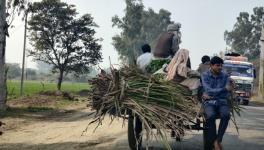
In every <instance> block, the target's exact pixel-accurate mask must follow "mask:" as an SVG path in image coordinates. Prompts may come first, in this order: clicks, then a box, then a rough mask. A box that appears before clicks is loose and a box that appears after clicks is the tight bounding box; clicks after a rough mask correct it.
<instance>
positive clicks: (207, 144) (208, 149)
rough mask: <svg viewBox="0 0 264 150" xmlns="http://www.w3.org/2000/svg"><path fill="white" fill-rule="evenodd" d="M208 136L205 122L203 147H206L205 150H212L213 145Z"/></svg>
mask: <svg viewBox="0 0 264 150" xmlns="http://www.w3.org/2000/svg"><path fill="white" fill-rule="evenodd" d="M207 135H208V130H207V129H206V126H205V121H204V122H203V145H204V150H212V149H213V148H212V144H211V143H210V142H209V141H208V138H207Z"/></svg>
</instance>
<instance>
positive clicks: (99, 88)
mask: <svg viewBox="0 0 264 150" xmlns="http://www.w3.org/2000/svg"><path fill="white" fill-rule="evenodd" d="M90 83H91V84H92V86H93V90H94V91H93V97H92V106H93V108H94V109H95V110H96V115H95V119H94V121H93V122H91V123H95V122H97V123H98V124H101V123H102V120H103V119H104V117H105V116H106V115H107V114H110V115H111V116H112V117H113V118H114V117H124V118H125V117H126V116H127V115H128V111H127V110H130V111H131V112H132V113H133V114H135V115H136V116H138V117H139V119H140V120H141V122H142V124H143V128H144V129H145V131H146V134H147V135H153V134H152V133H153V132H152V130H151V128H152V126H155V128H156V129H157V135H158V137H159V138H161V139H162V140H165V139H166V136H165V132H166V131H167V130H168V129H170V130H173V131H174V132H175V133H176V135H177V136H182V134H183V133H184V131H185V130H186V126H189V125H190V123H192V122H193V119H194V118H195V117H196V116H197V113H198V111H199V107H198V105H197V103H196V101H195V100H194V99H193V97H192V95H191V91H190V90H189V89H188V88H187V87H185V86H182V85H180V84H176V83H173V82H169V81H164V80H160V79H156V78H155V77H153V76H147V75H144V74H142V73H141V72H140V70H138V69H137V68H135V67H124V68H122V69H120V70H116V69H113V68H112V69H111V73H109V74H107V73H101V74H100V75H98V77H97V78H94V79H93V80H91V81H90Z"/></svg>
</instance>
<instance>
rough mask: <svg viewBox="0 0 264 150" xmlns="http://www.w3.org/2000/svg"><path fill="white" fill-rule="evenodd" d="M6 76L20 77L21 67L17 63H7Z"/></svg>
mask: <svg viewBox="0 0 264 150" xmlns="http://www.w3.org/2000/svg"><path fill="white" fill-rule="evenodd" d="M6 66H7V78H9V79H15V78H18V77H20V75H21V68H20V66H19V64H18V63H7V64H6Z"/></svg>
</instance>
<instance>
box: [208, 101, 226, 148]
mask: <svg viewBox="0 0 264 150" xmlns="http://www.w3.org/2000/svg"><path fill="white" fill-rule="evenodd" d="M203 106H204V113H205V119H206V122H205V127H206V128H207V129H206V130H207V131H208V134H207V140H208V142H209V143H211V144H212V143H213V142H214V141H215V140H216V139H217V140H218V141H219V142H220V143H221V142H222V139H223V136H224V133H225V131H226V128H227V126H228V122H229V120H230V107H229V105H228V104H227V100H208V101H204V103H203ZM218 118H220V124H219V127H218V132H217V131H216V119H218Z"/></svg>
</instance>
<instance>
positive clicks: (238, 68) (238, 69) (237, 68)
mask: <svg viewBox="0 0 264 150" xmlns="http://www.w3.org/2000/svg"><path fill="white" fill-rule="evenodd" d="M223 70H224V71H225V72H226V73H227V74H229V75H230V76H240V77H253V68H252V65H241V64H229V63H225V64H223Z"/></svg>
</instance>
